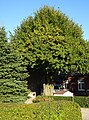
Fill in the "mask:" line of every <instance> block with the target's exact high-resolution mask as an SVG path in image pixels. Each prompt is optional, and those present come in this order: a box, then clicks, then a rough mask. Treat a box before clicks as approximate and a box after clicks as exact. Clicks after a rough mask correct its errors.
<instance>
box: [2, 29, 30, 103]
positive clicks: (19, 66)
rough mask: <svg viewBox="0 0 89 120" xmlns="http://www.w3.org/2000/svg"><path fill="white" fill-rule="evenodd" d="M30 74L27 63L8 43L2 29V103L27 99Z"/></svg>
mask: <svg viewBox="0 0 89 120" xmlns="http://www.w3.org/2000/svg"><path fill="white" fill-rule="evenodd" d="M27 77H28V74H27V70H26V65H25V63H23V62H22V60H21V58H20V57H19V55H18V53H17V52H16V51H15V50H13V47H12V45H11V44H9V43H8V42H7V38H6V32H5V29H4V28H1V29H0V102H1V101H2V102H21V101H24V100H25V99H26V98H27V94H28V90H27V81H26V79H27Z"/></svg>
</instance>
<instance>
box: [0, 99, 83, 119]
mask: <svg viewBox="0 0 89 120" xmlns="http://www.w3.org/2000/svg"><path fill="white" fill-rule="evenodd" d="M7 119H8V120H82V118H81V111H80V107H79V105H78V104H76V103H73V102H70V101H60V102H59V101H53V102H49V101H48V102H41V103H35V104H29V105H26V104H0V120H7Z"/></svg>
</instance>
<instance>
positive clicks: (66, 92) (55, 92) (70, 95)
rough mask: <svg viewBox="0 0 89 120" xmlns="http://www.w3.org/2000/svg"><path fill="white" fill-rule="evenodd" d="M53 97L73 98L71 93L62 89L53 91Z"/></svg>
mask: <svg viewBox="0 0 89 120" xmlns="http://www.w3.org/2000/svg"><path fill="white" fill-rule="evenodd" d="M53 96H66V97H73V93H72V92H70V91H69V90H67V89H63V90H58V91H54V92H53Z"/></svg>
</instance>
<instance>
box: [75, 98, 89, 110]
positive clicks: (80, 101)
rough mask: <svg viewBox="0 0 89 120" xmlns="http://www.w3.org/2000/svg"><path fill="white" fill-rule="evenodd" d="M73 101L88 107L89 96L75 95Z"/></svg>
mask: <svg viewBox="0 0 89 120" xmlns="http://www.w3.org/2000/svg"><path fill="white" fill-rule="evenodd" d="M74 101H75V102H76V103H78V104H79V105H80V106H81V107H83V108H89V97H84V96H76V97H74Z"/></svg>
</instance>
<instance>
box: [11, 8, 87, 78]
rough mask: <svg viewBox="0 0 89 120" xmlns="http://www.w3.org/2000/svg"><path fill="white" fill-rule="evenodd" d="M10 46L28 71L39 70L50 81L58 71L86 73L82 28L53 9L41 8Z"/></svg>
mask: <svg viewBox="0 0 89 120" xmlns="http://www.w3.org/2000/svg"><path fill="white" fill-rule="evenodd" d="M12 43H13V44H14V49H17V50H18V51H19V54H20V55H21V56H22V57H23V60H26V63H27V64H28V71H29V69H33V70H35V71H36V70H38V69H39V70H40V71H41V73H42V74H44V75H45V76H49V79H50V78H52V77H51V76H52V74H53V73H56V72H58V71H60V72H62V73H68V72H73V71H77V72H81V73H85V72H89V64H88V63H89V62H88V61H89V59H88V57H89V52H88V51H89V50H88V49H86V46H87V42H86V41H84V39H83V31H82V28H81V26H79V25H78V24H75V23H74V22H73V21H72V20H70V19H69V18H68V17H67V16H66V15H65V14H63V13H62V12H60V11H59V10H58V11H57V10H55V9H54V8H51V7H48V6H44V7H43V8H41V9H40V10H39V11H37V12H36V13H35V15H34V17H32V16H30V17H28V18H27V19H26V20H24V21H23V22H22V24H21V25H20V27H17V29H16V30H15V35H14V36H13V37H12ZM87 48H88V47H87Z"/></svg>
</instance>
